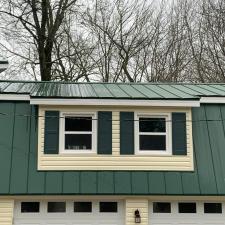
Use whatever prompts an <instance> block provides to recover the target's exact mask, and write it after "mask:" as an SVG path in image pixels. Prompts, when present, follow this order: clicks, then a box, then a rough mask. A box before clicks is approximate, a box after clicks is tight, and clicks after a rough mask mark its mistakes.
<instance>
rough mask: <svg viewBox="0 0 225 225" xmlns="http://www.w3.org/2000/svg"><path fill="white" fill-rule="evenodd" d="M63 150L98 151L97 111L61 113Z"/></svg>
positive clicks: (72, 151)
mask: <svg viewBox="0 0 225 225" xmlns="http://www.w3.org/2000/svg"><path fill="white" fill-rule="evenodd" d="M60 130H61V144H60V146H61V148H60V149H61V152H63V153H92V152H96V113H62V114H61V127H60Z"/></svg>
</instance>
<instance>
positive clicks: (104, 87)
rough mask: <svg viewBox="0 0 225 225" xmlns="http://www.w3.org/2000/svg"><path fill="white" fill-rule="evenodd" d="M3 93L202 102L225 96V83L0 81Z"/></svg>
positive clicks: (54, 96)
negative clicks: (212, 97)
mask: <svg viewBox="0 0 225 225" xmlns="http://www.w3.org/2000/svg"><path fill="white" fill-rule="evenodd" d="M0 93H1V94H28V95H30V96H31V97H39V98H40V97H43V98H96V99H97V98H105V99H184V100H185V99H199V98H200V97H202V96H225V84H182V83H168V84H167V83H72V82H27V81H0Z"/></svg>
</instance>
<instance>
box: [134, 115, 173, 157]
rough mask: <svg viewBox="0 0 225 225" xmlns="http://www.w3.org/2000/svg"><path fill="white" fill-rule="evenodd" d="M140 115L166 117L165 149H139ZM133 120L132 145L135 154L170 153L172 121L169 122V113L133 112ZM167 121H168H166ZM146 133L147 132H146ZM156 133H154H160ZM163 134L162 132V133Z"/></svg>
mask: <svg viewBox="0 0 225 225" xmlns="http://www.w3.org/2000/svg"><path fill="white" fill-rule="evenodd" d="M140 117H156V118H157V117H159V118H161V117H163V118H165V119H166V121H167V122H166V151H164V150H162V151H158V150H156V151H154V150H140V149H139V144H140V143H139V135H140V132H139V118H140ZM134 118H135V122H134V134H135V137H134V146H135V155H172V122H171V113H160V112H159V113H142V112H135V116H134ZM168 121H169V122H168ZM146 134H148V133H146ZM160 134H161V133H158V134H156V135H160ZM163 134H164V133H163Z"/></svg>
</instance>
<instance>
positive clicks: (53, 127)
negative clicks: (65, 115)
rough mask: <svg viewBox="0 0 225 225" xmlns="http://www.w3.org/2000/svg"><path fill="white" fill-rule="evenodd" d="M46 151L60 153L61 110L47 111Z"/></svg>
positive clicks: (47, 152) (46, 152)
mask: <svg viewBox="0 0 225 225" xmlns="http://www.w3.org/2000/svg"><path fill="white" fill-rule="evenodd" d="M44 153H45V154H58V153H59V111H46V112H45V143H44Z"/></svg>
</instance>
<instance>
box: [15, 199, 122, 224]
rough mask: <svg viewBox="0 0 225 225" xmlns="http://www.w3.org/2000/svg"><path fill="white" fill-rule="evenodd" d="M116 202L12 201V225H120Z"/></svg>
mask: <svg viewBox="0 0 225 225" xmlns="http://www.w3.org/2000/svg"><path fill="white" fill-rule="evenodd" d="M124 220H125V219H124V204H123V202H119V201H118V202H117V201H113V202H112V201H94V202H93V201H60V202H59V201H58V202H54V201H49V202H46V201H45V202H43V201H33V202H28V201H24V202H16V204H15V211H14V225H124Z"/></svg>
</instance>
